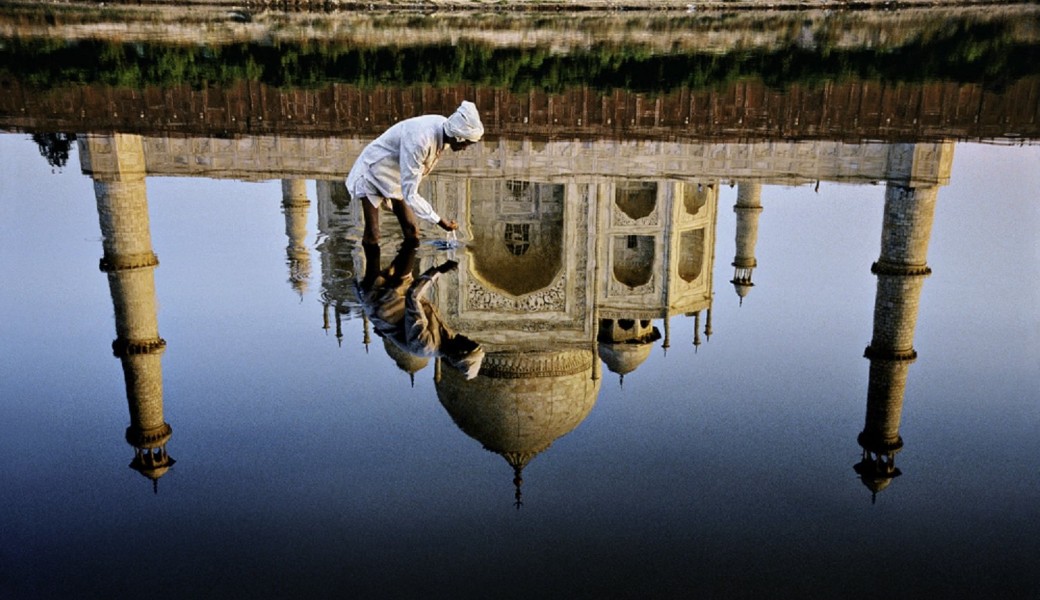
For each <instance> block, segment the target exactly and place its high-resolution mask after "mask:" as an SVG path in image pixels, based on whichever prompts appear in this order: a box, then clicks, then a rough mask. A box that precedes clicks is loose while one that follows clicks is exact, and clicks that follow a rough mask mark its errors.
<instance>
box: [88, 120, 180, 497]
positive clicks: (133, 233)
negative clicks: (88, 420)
mask: <svg viewBox="0 0 1040 600" xmlns="http://www.w3.org/2000/svg"><path fill="white" fill-rule="evenodd" d="M80 156H81V161H82V164H83V171H84V173H87V174H89V175H90V176H91V177H92V178H93V180H94V194H95V196H96V199H97V210H98V219H99V221H100V225H101V235H102V247H103V249H104V256H103V257H102V258H101V261H100V268H101V270H102V271H103V272H105V273H106V274H107V275H108V285H109V290H110V291H111V294H112V304H113V307H114V309H115V323H116V339H115V341H113V342H112V351H113V353H114V354H115V356H117V357H118V358H119V360H120V361H121V362H122V365H123V377H124V379H125V382H126V397H127V402H128V405H129V409H130V426H129V427H127V429H126V441H127V442H129V443H130V445H131V446H133V447H134V458H133V460H132V461H131V463H130V468H132V469H134V470H135V471H137V472H138V473H141V474H142V475H144V476H145V477H147V478H149V479H151V480H152V487H153V490H154V491H155V492H156V493H158V480H159V478H160V477H162V476H163V475H165V474H166V472H167V471H168V470H169V468H170V467H171V466H173V464H174V462H175V461H174V460H173V458H171V457H170V455H169V454H168V453H167V451H166V444H167V443H168V442H169V440H170V436H171V435H172V432H173V430H172V428H171V427H170V425H169V424H168V423H166V421H165V420H164V417H163V382H162V363H161V356H162V353H163V351H164V350H165V349H166V340H164V339H162V338H161V337H160V336H159V326H158V319H157V315H156V296H155V277H154V271H155V268H156V267H157V266H158V265H159V259H158V258H157V257H156V255H155V253H154V252H153V251H152V239H151V233H150V230H149V219H148V200H147V196H146V193H145V163H144V152H143V147H142V143H141V138H140V137H138V136H133V135H113V136H86V137H85V138H81V141H80Z"/></svg>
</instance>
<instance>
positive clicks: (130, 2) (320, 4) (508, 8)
mask: <svg viewBox="0 0 1040 600" xmlns="http://www.w3.org/2000/svg"><path fill="white" fill-rule="evenodd" d="M7 4H8V6H23V7H38V8H53V9H61V8H75V7H80V8H92V7H93V8H103V7H106V6H135V7H139V8H141V9H144V10H147V9H155V8H170V7H205V6H212V7H225V8H232V7H233V8H240V9H246V10H256V9H274V10H299V11H317V12H328V11H367V12H373V11H415V12H430V11H452V12H454V11H479V12H519V13H524V12H549V13H557V12H589V11H597V12H601V11H609V12H636V11H641V12H674V13H696V12H700V11H707V12H711V11H723V12H732V11H748V10H813V9H817V10H899V9H907V8H922V7H931V8H951V7H971V6H985V7H995V6H1014V5H1029V4H1032V2H1029V1H1027V0H1021V1H1008V0H943V1H939V0H566V1H564V0H373V1H371V2H364V1H361V2H359V1H354V0H144V1H142V0H106V1H104V2H94V1H91V2H80V1H76V0H72V1H69V0H44V1H20V0H13V1H11V2H8V3H7Z"/></svg>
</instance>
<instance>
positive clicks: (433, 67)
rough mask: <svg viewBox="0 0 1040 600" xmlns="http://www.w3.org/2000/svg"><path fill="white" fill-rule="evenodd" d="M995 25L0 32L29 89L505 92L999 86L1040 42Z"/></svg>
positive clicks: (7, 61) (1034, 67)
mask: <svg viewBox="0 0 1040 600" xmlns="http://www.w3.org/2000/svg"><path fill="white" fill-rule="evenodd" d="M1002 27H1003V26H1002V25H993V24H983V25H968V24H961V25H955V26H951V27H948V28H946V29H945V30H943V31H940V32H931V34H930V35H928V36H924V37H923V38H919V39H917V40H915V41H913V42H911V43H908V44H907V45H904V46H900V47H896V48H884V49H871V48H861V49H853V50H847V49H836V48H831V47H828V46H827V45H826V43H824V44H818V45H816V46H815V47H814V46H809V47H795V46H791V47H784V48H776V49H768V50H766V49H761V48H756V49H752V50H748V51H741V52H731V53H726V54H710V53H676V54H660V53H653V52H651V51H649V50H647V49H646V48H643V47H615V46H607V45H601V46H594V47H591V48H586V49H580V50H574V51H571V52H569V53H554V52H551V51H550V50H549V49H548V48H541V47H539V48H497V47H490V46H485V45H481V44H477V43H459V44H458V45H450V44H442V45H429V46H402V47H354V46H349V45H345V44H330V43H317V42H312V43H302V44H287V43H286V44H278V43H274V44H263V43H238V44H227V45H216V46H195V45H160V44H141V43H118V42H100V41H80V42H65V41H63V40H54V39H28V40H26V39H10V40H2V39H0V77H5V78H14V79H17V80H19V81H21V82H23V83H24V84H28V85H30V86H33V87H36V88H38V89H51V88H57V87H62V86H66V85H70V84H72V85H75V84H103V85H111V86H119V87H135V88H139V87H143V86H174V85H191V86H194V87H197V88H202V87H206V86H214V85H223V84H229V83H233V82H237V81H242V80H248V81H258V82H261V83H265V84H268V85H272V86H276V87H282V88H296V87H301V88H315V87H323V86H326V85H328V84H331V83H348V84H354V85H358V86H361V87H372V86H376V85H391V86H410V85H434V86H442V85H444V86H446V85H455V84H473V85H480V86H489V87H499V88H505V89H509V90H512V91H526V90H529V89H542V90H546V91H549V92H555V91H560V90H563V89H567V88H570V87H573V86H589V87H591V88H594V89H601V90H609V89H617V88H621V89H626V90H630V91H635V92H668V91H671V90H675V89H680V88H691V89H700V88H704V87H710V86H716V85H721V84H725V83H727V82H731V81H733V80H736V79H745V78H750V79H759V80H762V81H765V82H766V83H767V84H769V85H771V86H774V87H778V88H783V87H785V86H788V85H792V84H803V85H812V84H817V83H821V82H825V81H834V80H843V79H850V78H858V79H871V80H874V79H878V80H880V79H884V80H888V81H906V82H922V81H935V80H947V81H957V82H973V83H981V84H983V85H985V86H987V87H989V88H1000V87H1002V86H1004V85H1006V84H1007V83H1008V82H1011V81H1015V80H1017V79H1020V78H1021V77H1023V76H1027V75H1034V74H1037V73H1040V44H1029V43H1022V42H1014V41H1012V39H1011V36H1010V35H1007V34H1006V32H1005V31H1003V30H1002Z"/></svg>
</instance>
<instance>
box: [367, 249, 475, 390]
mask: <svg viewBox="0 0 1040 600" xmlns="http://www.w3.org/2000/svg"><path fill="white" fill-rule="evenodd" d="M417 246H418V242H417V241H415V240H405V241H404V243H403V244H402V245H401V249H400V250H399V251H398V253H397V256H395V257H394V260H393V262H392V263H391V264H390V266H389V267H387V268H385V269H380V268H379V262H380V249H379V245H378V244H362V247H363V248H364V251H365V276H364V279H362V280H361V282H360V283H359V284H358V296H359V297H360V299H361V302H362V305H363V307H364V310H365V315H366V316H367V317H368V320H369V322H370V323H372V327H373V328H374V329H375V332H376V335H378V336H379V337H381V338H383V339H384V340H386V341H389V342H390V343H391V344H393V345H394V346H396V347H397V348H399V349H400V350H403V351H404V352H407V353H408V354H411V355H412V356H416V357H420V358H431V357H439V358H443V359H444V360H445V361H446V362H447V363H448V364H449V365H451V366H452V367H454V368H456V369H458V370H459V372H460V373H462V375H463V376H464V377H465V378H466V379H473V378H474V377H476V376H477V374H478V373H479V372H480V365H481V363H482V362H483V360H484V349H483V348H482V347H481V346H480V344H479V343H477V342H475V341H473V340H472V339H470V338H468V337H466V336H465V335H462V334H461V333H458V332H456V331H455V330H454V329H452V328H451V327H449V326H448V324H447V323H445V322H444V320H443V319H442V318H441V315H440V313H439V312H438V311H437V308H436V307H435V306H434V305H433V304H431V303H430V300H429V298H428V296H429V294H430V292H431V290H432V288H433V285H434V283H435V282H436V281H437V279H438V278H439V277H440V276H441V275H443V274H444V273H450V272H451V271H453V270H454V269H456V268H458V263H456V262H455V261H451V260H449V261H447V262H445V263H444V264H441V265H439V266H436V267H432V268H430V269H428V270H427V271H426V272H425V273H423V274H422V275H420V276H419V278H418V279H414V280H413V277H412V270H413V269H414V268H415V262H416V252H415V251H416V247H417Z"/></svg>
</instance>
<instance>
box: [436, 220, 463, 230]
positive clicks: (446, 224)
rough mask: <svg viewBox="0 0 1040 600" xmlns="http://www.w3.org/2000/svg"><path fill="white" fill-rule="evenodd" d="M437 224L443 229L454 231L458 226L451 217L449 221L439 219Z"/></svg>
mask: <svg viewBox="0 0 1040 600" xmlns="http://www.w3.org/2000/svg"><path fill="white" fill-rule="evenodd" d="M437 226H438V227H440V228H441V229H443V230H444V231H455V230H456V229H458V228H459V224H458V223H457V222H456V221H455V219H452V220H451V221H445V220H444V219H441V220H440V222H439V223H437Z"/></svg>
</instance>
